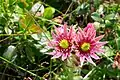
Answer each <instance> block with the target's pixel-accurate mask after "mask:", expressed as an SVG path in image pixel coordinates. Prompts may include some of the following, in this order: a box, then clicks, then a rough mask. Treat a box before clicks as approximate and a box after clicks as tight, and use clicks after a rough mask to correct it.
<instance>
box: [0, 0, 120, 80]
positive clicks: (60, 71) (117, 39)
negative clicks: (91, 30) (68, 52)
mask: <svg viewBox="0 0 120 80" xmlns="http://www.w3.org/2000/svg"><path fill="white" fill-rule="evenodd" d="M89 23H93V24H94V27H95V30H96V36H100V35H104V37H103V38H102V40H101V42H104V41H107V44H105V45H104V46H102V48H103V49H104V53H103V54H100V53H96V54H97V55H98V56H99V57H100V59H97V60H95V59H92V60H93V61H94V63H95V64H96V66H95V65H93V64H91V63H90V62H89V60H88V61H87V60H86V61H85V62H84V63H83V65H82V66H81V61H80V60H79V57H77V56H76V53H75V52H74V51H73V52H72V56H70V58H69V59H65V60H61V58H55V59H51V57H52V56H51V55H49V54H50V53H51V52H53V50H54V48H53V49H51V48H50V46H48V43H49V42H50V41H51V40H52V39H53V36H52V35H53V34H52V32H55V26H56V28H59V27H60V26H62V25H64V24H67V25H68V27H70V26H71V27H72V28H74V29H75V31H76V32H78V28H81V29H82V30H83V29H84V28H86V26H87V24H89ZM61 32H62V31H61ZM63 42H65V43H66V44H67V45H65V46H64V45H63V43H62V42H61V43H60V46H62V47H63V48H67V47H68V46H69V44H68V43H67V42H66V41H65V40H63ZM86 44H87V45H88V43H86ZM88 46H89V47H90V45H88ZM83 47H84V46H82V50H84V51H86V50H88V49H89V47H88V48H87V49H86V48H83ZM96 79H98V80H119V79H120V1H119V0H0V80H96Z"/></svg>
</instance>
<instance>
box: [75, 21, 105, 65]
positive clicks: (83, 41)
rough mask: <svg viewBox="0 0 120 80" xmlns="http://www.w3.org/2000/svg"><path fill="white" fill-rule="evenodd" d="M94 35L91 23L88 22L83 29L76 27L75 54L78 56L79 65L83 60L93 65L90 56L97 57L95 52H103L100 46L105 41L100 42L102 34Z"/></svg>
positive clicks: (94, 31)
mask: <svg viewBox="0 0 120 80" xmlns="http://www.w3.org/2000/svg"><path fill="white" fill-rule="evenodd" d="M95 36H96V30H95V28H94V26H93V24H92V23H89V24H88V25H87V27H85V28H84V29H83V30H81V29H80V28H79V29H78V32H77V36H76V40H75V46H76V55H77V56H78V57H79V58H80V62H81V65H83V63H84V61H88V62H90V63H92V64H94V65H95V63H94V62H93V60H92V58H94V59H99V57H98V56H97V55H96V53H97V52H100V53H102V52H104V51H103V50H102V49H101V47H102V46H103V45H104V44H106V43H107V42H100V41H99V40H101V39H102V38H103V37H104V35H101V36H98V37H95Z"/></svg>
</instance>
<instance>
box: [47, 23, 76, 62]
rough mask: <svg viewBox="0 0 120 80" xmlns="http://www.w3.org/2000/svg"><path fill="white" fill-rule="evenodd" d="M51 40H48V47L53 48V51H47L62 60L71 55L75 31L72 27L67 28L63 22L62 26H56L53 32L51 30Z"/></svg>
mask: <svg viewBox="0 0 120 80" xmlns="http://www.w3.org/2000/svg"><path fill="white" fill-rule="evenodd" d="M52 37H53V40H51V41H50V42H49V44H48V45H49V47H51V48H53V49H54V51H53V52H51V53H49V54H50V55H53V57H52V59H53V58H59V57H61V58H62V60H63V61H64V60H65V59H67V58H68V57H70V55H71V51H72V47H73V42H74V40H73V39H74V37H75V32H74V29H73V28H72V27H70V29H68V26H67V25H66V24H64V25H63V26H61V27H59V28H56V27H55V32H52Z"/></svg>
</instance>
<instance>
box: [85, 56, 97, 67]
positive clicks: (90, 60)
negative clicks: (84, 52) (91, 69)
mask: <svg viewBox="0 0 120 80" xmlns="http://www.w3.org/2000/svg"><path fill="white" fill-rule="evenodd" d="M85 58H86V59H87V61H88V62H90V63H91V64H93V65H94V66H96V64H95V63H94V62H93V60H92V59H91V57H90V56H86V57H85Z"/></svg>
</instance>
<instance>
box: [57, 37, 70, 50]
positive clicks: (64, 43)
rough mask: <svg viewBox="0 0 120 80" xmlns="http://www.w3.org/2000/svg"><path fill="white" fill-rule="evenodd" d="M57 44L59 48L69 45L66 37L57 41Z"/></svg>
mask: <svg viewBox="0 0 120 80" xmlns="http://www.w3.org/2000/svg"><path fill="white" fill-rule="evenodd" d="M59 46H60V47H61V48H64V49H66V48H68V47H69V42H68V40H66V39H63V40H61V41H60V43H59Z"/></svg>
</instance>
